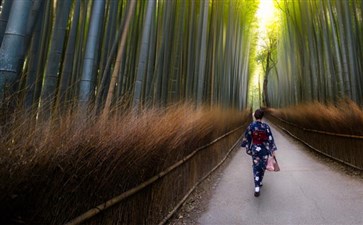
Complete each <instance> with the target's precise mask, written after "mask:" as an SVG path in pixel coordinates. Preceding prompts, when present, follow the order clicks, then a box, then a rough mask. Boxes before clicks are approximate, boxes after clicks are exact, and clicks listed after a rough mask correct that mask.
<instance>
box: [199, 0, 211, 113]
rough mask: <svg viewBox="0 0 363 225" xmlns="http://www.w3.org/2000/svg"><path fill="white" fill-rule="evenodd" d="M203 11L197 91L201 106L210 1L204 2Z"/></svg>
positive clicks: (205, 0)
mask: <svg viewBox="0 0 363 225" xmlns="http://www.w3.org/2000/svg"><path fill="white" fill-rule="evenodd" d="M203 3H204V5H203V7H204V9H203V22H202V24H203V25H202V35H201V46H200V61H199V72H198V89H197V105H198V106H201V105H202V102H203V93H204V77H205V65H206V52H207V49H206V46H207V26H208V8H209V1H207V0H204V2H203ZM201 7H202V6H201Z"/></svg>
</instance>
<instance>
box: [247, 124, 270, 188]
mask: <svg viewBox="0 0 363 225" xmlns="http://www.w3.org/2000/svg"><path fill="white" fill-rule="evenodd" d="M241 146H242V147H246V152H247V154H249V155H251V156H252V168H253V176H254V182H255V187H260V186H262V179H263V176H264V174H265V169H266V164H267V159H268V156H269V155H271V154H272V152H274V151H276V150H277V148H276V145H275V142H274V138H273V136H272V133H271V129H270V127H269V126H268V125H267V124H266V123H263V122H261V121H255V122H253V123H251V124H250V125H249V126H248V128H247V130H246V131H245V135H244V138H243V140H242V145H241Z"/></svg>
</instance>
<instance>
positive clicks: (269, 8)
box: [256, 0, 277, 44]
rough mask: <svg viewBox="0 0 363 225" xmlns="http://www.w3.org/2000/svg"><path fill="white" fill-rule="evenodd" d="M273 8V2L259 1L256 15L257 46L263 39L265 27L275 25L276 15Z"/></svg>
mask: <svg viewBox="0 0 363 225" xmlns="http://www.w3.org/2000/svg"><path fill="white" fill-rule="evenodd" d="M276 11H277V10H276V8H275V6H274V0H260V4H259V6H258V10H257V13H256V16H257V19H258V32H259V44H261V41H262V39H264V38H265V36H266V32H267V27H268V26H270V25H271V24H273V23H276V20H277V14H276Z"/></svg>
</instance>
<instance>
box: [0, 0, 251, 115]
mask: <svg viewBox="0 0 363 225" xmlns="http://www.w3.org/2000/svg"><path fill="white" fill-rule="evenodd" d="M0 4H1V13H0V17H1V18H0V21H1V29H0V43H1V48H0V97H1V105H2V107H3V108H4V106H8V105H9V104H10V105H12V106H14V105H15V106H16V107H17V108H22V109H26V110H29V109H33V110H34V109H35V110H37V111H40V112H46V113H45V115H47V114H50V113H51V114H56V113H58V112H61V111H64V110H65V109H69V108H74V107H81V108H84V107H87V108H89V107H90V106H92V108H93V109H95V111H98V112H101V111H107V112H108V111H109V110H110V107H112V106H122V107H123V108H128V109H130V108H131V109H135V108H136V109H139V108H144V107H148V106H166V105H169V104H172V103H174V102H180V101H191V102H194V103H195V104H196V105H201V104H208V105H209V104H210V105H222V106H224V107H233V108H239V109H241V108H245V107H246V105H247V96H246V95H247V84H248V79H249V77H248V74H249V70H250V64H251V63H250V55H251V54H250V53H251V52H252V51H251V50H250V45H251V42H252V41H253V38H252V31H251V30H252V29H251V28H250V26H248V25H249V24H251V23H252V22H253V20H254V12H255V11H256V8H257V2H255V1H252V0H241V1H233V0H231V1H209V0H198V1H195V0H175V1H168V0H158V1H156V0H149V1H134V0H130V1H127V0H93V1H88V0H62V1H59V0H58V1H57V0H34V1H23V0H1V1H0ZM44 109H45V110H44Z"/></svg>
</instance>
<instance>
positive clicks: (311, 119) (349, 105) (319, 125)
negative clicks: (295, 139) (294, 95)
mask: <svg viewBox="0 0 363 225" xmlns="http://www.w3.org/2000/svg"><path fill="white" fill-rule="evenodd" d="M269 111H270V112H271V113H272V115H275V116H277V117H279V118H282V119H284V120H286V121H289V122H291V123H293V124H296V125H298V126H300V127H303V128H309V129H314V130H321V131H327V132H334V133H339V134H350V135H360V136H363V129H362V127H363V110H362V108H360V107H359V106H358V105H357V104H356V103H354V102H353V101H350V100H341V101H340V102H339V103H338V104H336V105H333V104H322V103H319V102H313V103H306V104H300V105H296V106H292V107H288V108H284V109H269Z"/></svg>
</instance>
